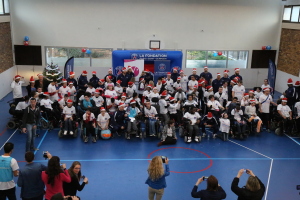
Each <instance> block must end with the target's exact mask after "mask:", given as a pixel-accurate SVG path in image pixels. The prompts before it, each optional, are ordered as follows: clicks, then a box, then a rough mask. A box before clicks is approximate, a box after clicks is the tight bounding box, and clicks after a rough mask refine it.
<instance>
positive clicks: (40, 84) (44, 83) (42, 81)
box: [34, 73, 50, 92]
mask: <svg viewBox="0 0 300 200" xmlns="http://www.w3.org/2000/svg"><path fill="white" fill-rule="evenodd" d="M37 76H38V78H39V79H38V80H36V81H35V83H34V87H35V88H36V89H38V88H42V90H43V92H48V85H49V84H50V82H49V81H48V80H47V79H46V78H44V76H43V74H42V73H40V74H38V75H37Z"/></svg>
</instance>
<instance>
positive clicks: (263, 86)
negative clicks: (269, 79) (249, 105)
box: [261, 84, 271, 89]
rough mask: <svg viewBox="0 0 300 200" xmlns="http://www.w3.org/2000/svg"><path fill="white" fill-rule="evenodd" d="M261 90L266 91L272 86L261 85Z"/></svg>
mask: <svg viewBox="0 0 300 200" xmlns="http://www.w3.org/2000/svg"><path fill="white" fill-rule="evenodd" d="M261 88H262V89H264V88H271V86H270V85H269V84H268V85H265V84H262V85H261Z"/></svg>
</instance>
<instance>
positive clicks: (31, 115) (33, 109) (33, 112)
mask: <svg viewBox="0 0 300 200" xmlns="http://www.w3.org/2000/svg"><path fill="white" fill-rule="evenodd" d="M40 118H41V110H40V108H39V107H37V105H36V99H35V98H32V99H30V105H29V106H28V107H27V108H25V110H24V113H23V119H22V132H23V133H27V140H26V152H27V151H31V150H32V151H34V150H38V149H37V148H35V147H34V140H35V136H36V129H37V124H38V122H39V121H40Z"/></svg>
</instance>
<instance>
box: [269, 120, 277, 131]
mask: <svg viewBox="0 0 300 200" xmlns="http://www.w3.org/2000/svg"><path fill="white" fill-rule="evenodd" d="M270 124H271V125H270V130H271V131H275V130H276V128H277V123H276V122H275V121H271V123H270Z"/></svg>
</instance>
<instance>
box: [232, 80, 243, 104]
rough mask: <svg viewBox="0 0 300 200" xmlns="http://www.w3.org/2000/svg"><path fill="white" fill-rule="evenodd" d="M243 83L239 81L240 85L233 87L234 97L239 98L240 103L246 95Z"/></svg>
mask: <svg viewBox="0 0 300 200" xmlns="http://www.w3.org/2000/svg"><path fill="white" fill-rule="evenodd" d="M242 84H243V82H242V81H241V80H239V81H238V84H237V85H235V86H233V88H232V97H237V98H238V101H241V100H242V98H243V96H244V93H245V91H246V90H245V86H243V85H242Z"/></svg>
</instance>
